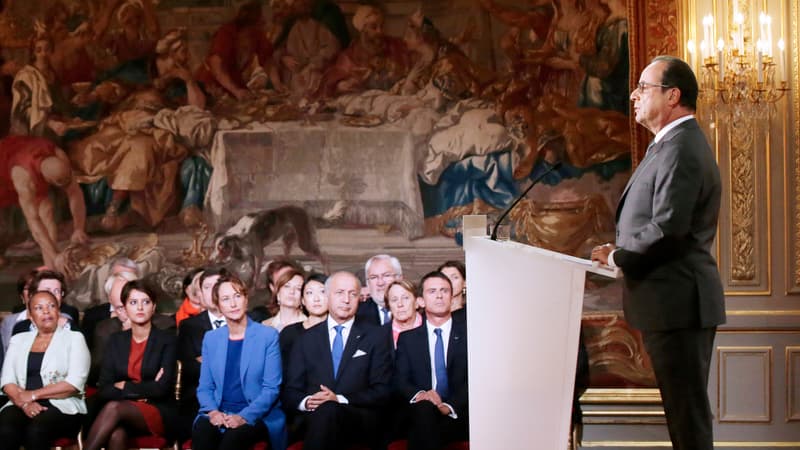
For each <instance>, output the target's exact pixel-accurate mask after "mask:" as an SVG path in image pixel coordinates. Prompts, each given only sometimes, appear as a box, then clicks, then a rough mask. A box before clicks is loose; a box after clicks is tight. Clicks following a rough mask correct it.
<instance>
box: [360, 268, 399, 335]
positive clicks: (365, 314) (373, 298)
mask: <svg viewBox="0 0 800 450" xmlns="http://www.w3.org/2000/svg"><path fill="white" fill-rule="evenodd" d="M364 277H365V278H366V281H367V288H368V289H369V298H367V299H366V300H365V301H364V302H361V303H359V305H358V312H356V320H357V321H359V322H363V323H370V324H373V325H378V326H382V325H386V324H387V323H391V322H392V313H391V311H390V310H389V305H387V304H386V288H388V287H389V285H390V284H392V283H393V282H394V281H396V280H402V279H403V268H402V267H401V266H400V261H399V260H398V259H397V258H395V257H394V256H391V255H375V256H373V257H372V258H370V259H368V260H367V263H366V264H364Z"/></svg>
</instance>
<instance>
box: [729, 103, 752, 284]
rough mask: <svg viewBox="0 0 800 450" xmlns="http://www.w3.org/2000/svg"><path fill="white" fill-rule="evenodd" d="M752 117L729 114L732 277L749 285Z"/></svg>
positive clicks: (750, 269) (742, 113)
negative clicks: (747, 282)
mask: <svg viewBox="0 0 800 450" xmlns="http://www.w3.org/2000/svg"><path fill="white" fill-rule="evenodd" d="M755 122H756V121H755V119H754V118H753V116H752V115H749V114H747V112H746V111H744V110H739V109H738V108H735V109H734V110H733V111H732V112H731V122H730V125H729V127H728V129H729V131H730V133H729V136H730V154H731V177H730V184H731V241H732V247H733V248H732V256H733V261H732V263H731V277H732V278H733V280H734V281H752V280H753V279H755V276H756V267H755V260H754V253H755V250H754V247H755V244H754V240H755V195H756V193H755V190H756V189H755V151H754V148H753V147H754V145H753V144H754V140H755V137H754V135H753V134H754V133H755V132H756V123H755Z"/></svg>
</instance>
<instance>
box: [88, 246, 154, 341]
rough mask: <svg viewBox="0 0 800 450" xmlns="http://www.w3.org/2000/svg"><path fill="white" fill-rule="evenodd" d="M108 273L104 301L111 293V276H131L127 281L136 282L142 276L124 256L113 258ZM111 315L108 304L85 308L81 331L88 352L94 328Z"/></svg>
mask: <svg viewBox="0 0 800 450" xmlns="http://www.w3.org/2000/svg"><path fill="white" fill-rule="evenodd" d="M108 272H109V275H108V278H106V281H105V284H104V285H103V291H104V292H105V293H106V299H107V298H108V294H109V292H111V282H109V280H110V279H111V278H112V276H114V275H116V274H119V273H123V272H125V273H128V274H130V275H133V276H132V277H127V279H129V280H138V279H139V278H141V276H142V274H141V273H140V271H139V266H138V265H136V262H135V261H133V260H132V259H130V258H126V257H124V256H120V257H117V258H115V259H114V261H113V262H112V263H111V268H110V269H109V271H108ZM121 290H122V288H120V291H121ZM113 313H114V307H113V306H111V305H109V303H100V304H99V305H95V306H92V307H91V308H87V309H86V311H84V312H83V320H81V331H83V337H84V338H86V346H87V347H89V350H91V349H92V348H94V337H95V328H96V327H97V326H98V325H99V324H100V322H102V321H104V320H106V319H108V318H111V317H114V314H113Z"/></svg>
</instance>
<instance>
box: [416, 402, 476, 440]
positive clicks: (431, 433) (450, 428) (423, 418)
mask: <svg viewBox="0 0 800 450" xmlns="http://www.w3.org/2000/svg"><path fill="white" fill-rule="evenodd" d="M462 413H463V412H462ZM456 414H458V412H456ZM408 421H409V427H408V449H409V450H438V449H441V448H444V446H445V445H446V444H449V443H451V442H458V441H466V440H468V435H469V431H468V428H469V426H468V425H467V420H466V418H465V417H464V416H463V414H462V415H461V416H458V418H457V419H453V418H452V417H450V416H445V415H442V413H441V412H439V408H437V407H436V406H434V405H433V403H431V402H429V401H422V402H417V403H412V404H411V405H409V412H408Z"/></svg>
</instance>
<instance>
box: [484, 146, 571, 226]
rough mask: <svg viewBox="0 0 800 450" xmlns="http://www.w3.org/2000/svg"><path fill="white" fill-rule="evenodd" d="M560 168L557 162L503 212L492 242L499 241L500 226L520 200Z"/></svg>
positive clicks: (496, 224) (496, 223) (559, 162)
mask: <svg viewBox="0 0 800 450" xmlns="http://www.w3.org/2000/svg"><path fill="white" fill-rule="evenodd" d="M559 167H561V161H556V163H555V164H553V165H552V166H550V168H549V169H547V170H545V171H544V173H542V174H541V175H539V176H538V177H536V178H534V180H533V183H531V185H530V186H528V188H527V189H525V191H524V192H523V193H522V195H520V196H519V197H517V199H516V200H514V203H512V204H511V206H509V207H508V208H506V210H505V211H503V214H502V215H501V216H500V218H499V219H497V222H495V224H494V228H492V235H491V237H490V239H491V240H493V241H496V240H497V228H498V227H499V226H500V224H501V223H503V219H505V218H506V216H507V215H508V213H510V212H511V210H512V209H514V207H515V206H517V203H519V201H520V200H522V199H523V198H525V196H526V195H528V192H530V191H531V189H533V187H534V186H536V185H537V184H538V183H539V182H540V181H542V179H543V178H544V177H545V176H547V174H549V173H550V172H552V171H554V170H556V169H558V168H559Z"/></svg>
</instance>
